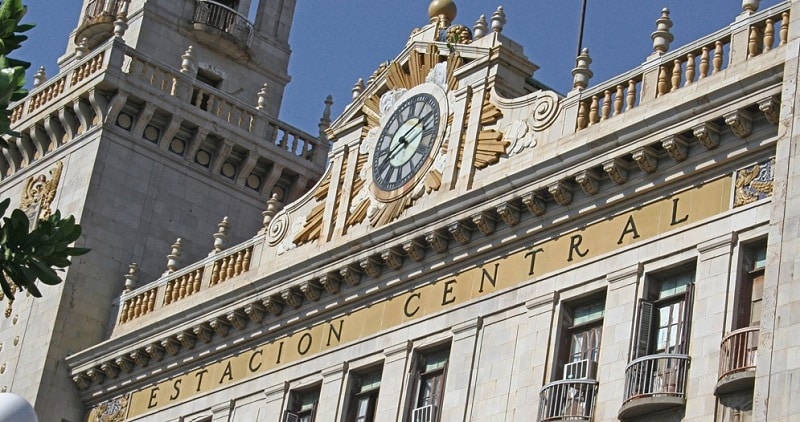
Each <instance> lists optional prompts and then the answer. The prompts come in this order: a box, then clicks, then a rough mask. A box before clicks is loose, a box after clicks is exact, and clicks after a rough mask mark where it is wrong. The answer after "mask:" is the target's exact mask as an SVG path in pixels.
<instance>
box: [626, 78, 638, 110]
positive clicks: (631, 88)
mask: <svg viewBox="0 0 800 422" xmlns="http://www.w3.org/2000/svg"><path fill="white" fill-rule="evenodd" d="M625 100H626V104H625V106H626V107H625V111H628V110H632V109H633V107H635V106H636V81H635V80H633V79H631V80H629V81H628V94H627V96H626V97H625Z"/></svg>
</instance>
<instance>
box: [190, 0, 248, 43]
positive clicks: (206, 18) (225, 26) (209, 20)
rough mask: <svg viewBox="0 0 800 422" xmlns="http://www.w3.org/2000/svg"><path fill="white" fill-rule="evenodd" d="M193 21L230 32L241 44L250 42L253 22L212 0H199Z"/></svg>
mask: <svg viewBox="0 0 800 422" xmlns="http://www.w3.org/2000/svg"><path fill="white" fill-rule="evenodd" d="M192 23H194V24H200V25H205V26H207V27H211V28H213V29H216V30H219V31H221V32H225V33H227V34H230V35H231V37H233V38H234V40H235V41H236V42H237V44H239V45H243V46H246V45H248V44H249V43H250V37H251V35H252V33H253V24H252V23H250V21H249V20H248V19H247V17H246V16H243V15H242V14H240V13H239V12H237V11H235V10H233V9H231V8H230V7H228V6H225V5H224V4H220V3H217V2H215V1H211V0H197V4H196V5H195V8H194V17H193V18H192Z"/></svg>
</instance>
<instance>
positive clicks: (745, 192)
mask: <svg viewBox="0 0 800 422" xmlns="http://www.w3.org/2000/svg"><path fill="white" fill-rule="evenodd" d="M774 167H775V158H774V157H773V158H771V159H769V160H767V161H764V162H761V163H756V164H753V165H752V166H751V167H748V168H744V169H741V170H739V171H737V172H736V182H735V186H736V192H735V196H734V202H733V206H734V207H740V206H742V205H747V204H749V203H751V202H755V201H758V200H759V199H763V198H767V197H769V196H772V189H773V181H774V180H775V174H774Z"/></svg>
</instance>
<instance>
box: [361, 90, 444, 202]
mask: <svg viewBox="0 0 800 422" xmlns="http://www.w3.org/2000/svg"><path fill="white" fill-rule="evenodd" d="M424 85H428V84H424ZM417 88H418V89H412V90H410V91H408V92H407V93H406V94H405V95H404V96H403V97H402V98H401V99H400V102H399V104H398V105H397V106H396V107H395V109H394V111H393V112H392V114H391V115H390V116H389V118H388V119H387V120H386V121H385V123H384V124H383V129H382V130H381V132H380V135H379V136H378V139H377V141H376V143H375V150H374V151H373V154H372V179H373V193H374V194H375V197H376V198H377V199H378V200H380V201H383V202H389V201H392V200H394V199H397V198H398V197H400V196H402V195H404V194H405V193H407V192H408V191H409V190H411V188H413V187H414V186H415V185H416V183H417V182H418V181H419V180H420V179H421V178H422V177H423V176H424V174H425V170H427V169H428V168H429V167H430V165H431V164H432V163H433V158H434V155H435V152H436V151H437V150H438V146H439V142H440V141H441V139H442V138H443V135H444V124H443V121H442V116H443V111H444V112H445V113H446V110H442V108H443V103H444V101H443V100H444V98H445V94H444V92H435V91H434V90H432V89H431V88H430V87H427V88H428V90H426V89H425V88H426V87H424V86H420V87H417ZM436 88H438V87H436ZM444 115H446V114H444Z"/></svg>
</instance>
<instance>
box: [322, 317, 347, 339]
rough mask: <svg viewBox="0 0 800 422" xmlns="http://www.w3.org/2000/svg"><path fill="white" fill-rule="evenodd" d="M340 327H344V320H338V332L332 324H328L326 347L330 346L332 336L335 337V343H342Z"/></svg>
mask: <svg viewBox="0 0 800 422" xmlns="http://www.w3.org/2000/svg"><path fill="white" fill-rule="evenodd" d="M342 325H344V320H343V319H340V320H339V330H336V329H335V328H334V327H333V324H332V323H331V324H328V343H327V344H326V346H330V345H331V339H332V338H333V336H336V343H339V342H341V341H342Z"/></svg>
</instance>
